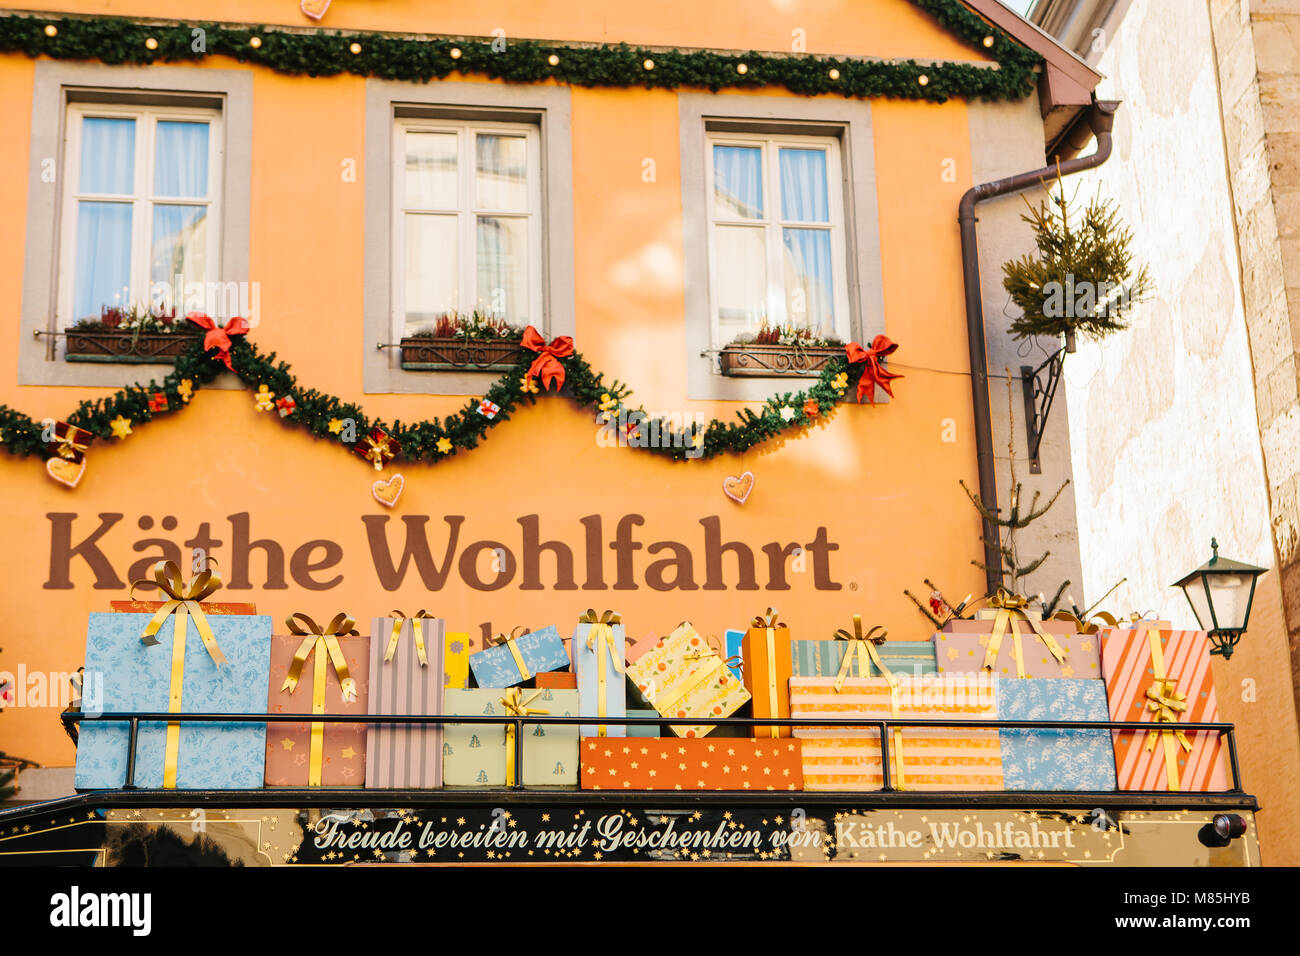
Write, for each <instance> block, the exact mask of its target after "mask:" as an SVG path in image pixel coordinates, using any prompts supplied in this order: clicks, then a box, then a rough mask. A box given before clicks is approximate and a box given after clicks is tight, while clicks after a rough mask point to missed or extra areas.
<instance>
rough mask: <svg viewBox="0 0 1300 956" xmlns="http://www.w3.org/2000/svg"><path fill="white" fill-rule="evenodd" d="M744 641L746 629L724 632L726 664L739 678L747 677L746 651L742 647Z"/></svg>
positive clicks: (723, 641) (723, 645) (723, 643)
mask: <svg viewBox="0 0 1300 956" xmlns="http://www.w3.org/2000/svg"><path fill="white" fill-rule="evenodd" d="M744 641H745V632H744V631H724V632H723V634H722V647H723V651H724V656H725V657H726V659H727V660H726V664H727V667H728V669H729V670H730V671H731V673H733V674H735V675H736V679H737V680H744V679H745V652H744V650H743V649H742V647H741V645H742V644H744Z"/></svg>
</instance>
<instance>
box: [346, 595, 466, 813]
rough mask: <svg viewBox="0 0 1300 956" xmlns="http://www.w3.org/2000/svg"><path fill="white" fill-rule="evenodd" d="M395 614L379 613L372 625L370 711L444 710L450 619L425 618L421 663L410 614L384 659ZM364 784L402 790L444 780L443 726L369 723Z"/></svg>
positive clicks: (414, 712) (413, 712)
mask: <svg viewBox="0 0 1300 956" xmlns="http://www.w3.org/2000/svg"><path fill="white" fill-rule="evenodd" d="M396 623H397V621H396V619H395V618H391V617H377V618H375V619H374V620H373V621H372V623H371V625H370V635H371V639H370V713H371V714H376V715H378V714H401V715H421V714H440V713H442V701H443V690H444V685H445V683H446V669H445V665H444V662H443V655H444V653H445V652H446V622H445V621H443V619H442V618H440V617H430V618H424V619H422V620H421V622H420V627H421V630H422V633H423V636H424V657H425V661H427V663H425V664H421V663H420V657H419V652H418V651H417V650H416V647H415V636H414V634H413V624H414V622H413V621H412V620H411V619H410V618H407V619H405V620H403V621H402V629H401V631H400V632H399V633H398V636H397V647H396V648H395V649H394V651H393V657H392V659H391V660H387V661H386V660H384V657H385V656H386V655H387V653H388V645H389V642H390V639H391V638H392V636H393V626H394V625H395V624H396ZM366 786H367V787H368V788H371V789H375V788H381V789H382V788H390V787H392V788H398V789H403V790H407V789H410V790H416V789H429V788H437V787H441V786H442V727H440V726H439V725H437V724H424V725H422V726H416V725H414V724H371V725H369V727H368V728H367V730H366Z"/></svg>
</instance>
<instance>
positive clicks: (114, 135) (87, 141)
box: [79, 116, 135, 196]
mask: <svg viewBox="0 0 1300 956" xmlns="http://www.w3.org/2000/svg"><path fill="white" fill-rule="evenodd" d="M79 185H80V191H81V192H83V193H104V194H106V195H111V196H129V195H130V194H132V193H134V192H135V120H133V119H112V118H109V117H106V116H87V117H86V118H85V119H83V120H82V121H81V182H80V184H79Z"/></svg>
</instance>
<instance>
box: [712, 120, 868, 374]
mask: <svg viewBox="0 0 1300 956" xmlns="http://www.w3.org/2000/svg"><path fill="white" fill-rule="evenodd" d="M706 146H707V149H708V161H707V162H706V169H707V179H708V183H707V189H708V202H709V276H710V282H709V294H710V309H711V314H712V322H713V330H712V333H713V342H714V345H715V347H718V348H721V347H722V346H724V345H727V344H728V343H730V342H733V341H735V339H736V337H737V336H741V335H745V334H747V333H748V334H753V333H756V332H758V331H759V330H760V329H762V328H763V327H765V326H766V327H767V328H768V329H797V330H807V331H808V332H809V333H811V334H812V335H815V336H818V337H821V338H838V339H840V340H842V341H847V339H848V338H849V336H850V331H849V328H850V326H849V306H848V301H849V296H848V279H847V270H846V261H845V226H844V189H843V185H842V183H843V180H842V178H841V172H840V168H841V167H840V143H839V140H838V139H837V138H835V137H829V136H793V135H792V136H782V135H771V136H769V135H750V134H747V133H744V134H741V133H725V132H710V133H709V134H708V136H707V138H706Z"/></svg>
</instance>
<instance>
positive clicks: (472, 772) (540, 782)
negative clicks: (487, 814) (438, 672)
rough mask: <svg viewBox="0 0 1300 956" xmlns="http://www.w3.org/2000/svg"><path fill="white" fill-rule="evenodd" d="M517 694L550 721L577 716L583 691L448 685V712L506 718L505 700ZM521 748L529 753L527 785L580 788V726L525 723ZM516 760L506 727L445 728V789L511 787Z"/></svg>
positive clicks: (519, 743) (526, 756) (527, 706)
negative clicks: (510, 762) (513, 762)
mask: <svg viewBox="0 0 1300 956" xmlns="http://www.w3.org/2000/svg"><path fill="white" fill-rule="evenodd" d="M511 694H517V695H518V700H519V702H520V705H521V706H523V707H524V708H525V709H530V710H533V711H539V710H544V711H546V712H547V715H548V716H550V717H575V716H577V714H578V692H577V691H576V690H561V689H559V688H549V687H545V688H536V689H532V688H527V687H524V688H514V687H511V688H495V687H471V688H461V687H448V688H446V690H445V691H444V695H445V697H444V702H443V709H444V710H446V712H447V715H448V716H458V715H464V716H484V717H505V716H507V715H508V709H507V707H506V704H505V700H504V699H503V698H508V697H509V696H510V695H511ZM515 746H517V747H522V748H523V752H524V776H523V781H522V783H523V785H524V786H525V787H536V788H541V789H551V788H560V789H565V788H577V786H578V728H577V726H576V725H574V724H568V725H559V724H535V723H534V724H527V723H526V724H524V725H523V733H522V734H520V735H519V738H518V740H516V741H515ZM512 759H513V756H512V754H510V753H509V751H508V748H507V742H506V726H505V724H487V723H484V724H452V723H448V724H445V725H444V726H443V737H442V785H443V786H444V787H478V788H483V787H489V788H490V787H508V786H510V783H511V781H510V777H511V776H512V775H513V770H509V771H508V770H507V763H508V762H509V761H511V760H512Z"/></svg>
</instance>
